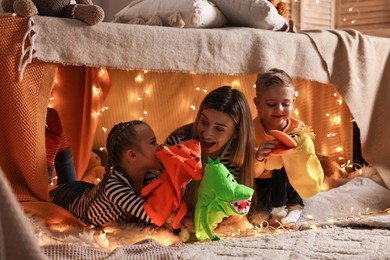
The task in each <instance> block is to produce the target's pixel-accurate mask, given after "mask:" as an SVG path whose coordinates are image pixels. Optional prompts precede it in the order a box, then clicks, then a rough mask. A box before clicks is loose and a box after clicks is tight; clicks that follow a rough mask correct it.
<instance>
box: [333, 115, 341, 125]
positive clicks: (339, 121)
mask: <svg viewBox="0 0 390 260" xmlns="http://www.w3.org/2000/svg"><path fill="white" fill-rule="evenodd" d="M333 124H335V125H339V124H341V116H339V115H337V116H335V117H333Z"/></svg>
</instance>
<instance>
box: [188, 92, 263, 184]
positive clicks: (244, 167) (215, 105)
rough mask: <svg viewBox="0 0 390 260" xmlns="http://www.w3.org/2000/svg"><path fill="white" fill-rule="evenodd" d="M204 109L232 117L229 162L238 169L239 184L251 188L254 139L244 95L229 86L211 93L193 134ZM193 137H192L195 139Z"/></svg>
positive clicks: (198, 118) (203, 106) (201, 106)
mask: <svg viewBox="0 0 390 260" xmlns="http://www.w3.org/2000/svg"><path fill="white" fill-rule="evenodd" d="M204 109H215V110H217V111H219V112H223V113H226V114H228V115H229V116H231V117H232V119H233V121H234V122H235V123H236V130H237V131H238V132H237V137H235V138H233V139H232V141H231V151H230V157H229V160H230V162H232V163H233V164H234V165H236V166H238V167H239V170H240V175H239V180H238V181H239V182H240V183H242V184H244V185H246V186H249V187H253V171H254V156H255V155H254V153H255V139H254V130H253V122H252V114H251V111H250V107H249V104H248V101H247V99H246V98H245V96H244V94H243V93H242V92H241V91H240V90H238V89H234V88H232V87H231V86H222V87H219V88H217V89H214V90H213V91H211V92H210V93H209V94H208V95H207V96H206V97H205V98H204V99H203V101H202V103H201V105H200V108H199V111H198V114H197V116H196V119H195V122H194V124H193V127H194V128H193V131H192V132H193V133H194V135H195V136H196V126H197V124H198V123H199V120H200V116H201V114H202V112H203V110H204ZM195 136H194V137H195Z"/></svg>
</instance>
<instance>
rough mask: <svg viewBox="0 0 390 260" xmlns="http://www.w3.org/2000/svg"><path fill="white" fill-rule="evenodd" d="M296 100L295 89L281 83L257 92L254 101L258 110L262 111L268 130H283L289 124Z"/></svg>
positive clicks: (263, 120)
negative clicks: (288, 120)
mask: <svg viewBox="0 0 390 260" xmlns="http://www.w3.org/2000/svg"><path fill="white" fill-rule="evenodd" d="M294 100H295V98H294V90H293V89H292V88H288V87H284V86H281V85H278V86H273V87H270V88H268V89H266V90H264V91H262V93H257V96H256V97H255V98H254V100H253V101H254V103H255V105H256V108H257V110H258V111H261V118H262V123H263V125H264V127H265V128H266V130H267V131H268V130H280V131H282V130H283V129H284V128H285V127H286V126H287V119H288V118H289V117H290V116H291V113H292V111H293V103H294Z"/></svg>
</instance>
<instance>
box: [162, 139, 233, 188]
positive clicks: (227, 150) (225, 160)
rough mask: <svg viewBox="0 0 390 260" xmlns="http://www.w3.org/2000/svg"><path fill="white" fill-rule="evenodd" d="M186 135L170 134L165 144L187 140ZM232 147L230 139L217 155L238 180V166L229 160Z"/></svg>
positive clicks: (169, 144)
mask: <svg viewBox="0 0 390 260" xmlns="http://www.w3.org/2000/svg"><path fill="white" fill-rule="evenodd" d="M188 140H189V138H188V135H180V134H178V135H175V134H173V135H171V136H169V137H168V138H167V139H166V140H165V144H166V145H168V146H171V145H176V144H179V143H182V142H185V141H188ZM231 148H232V144H231V141H229V142H228V143H227V144H226V146H225V148H224V149H223V151H222V154H221V155H220V156H219V159H220V162H221V163H222V164H223V165H225V167H226V168H227V169H228V170H229V172H230V173H231V174H233V175H234V178H235V179H236V180H237V181H238V177H239V175H240V169H239V167H238V166H236V165H234V164H233V163H231V162H230V159H229V157H230V151H231Z"/></svg>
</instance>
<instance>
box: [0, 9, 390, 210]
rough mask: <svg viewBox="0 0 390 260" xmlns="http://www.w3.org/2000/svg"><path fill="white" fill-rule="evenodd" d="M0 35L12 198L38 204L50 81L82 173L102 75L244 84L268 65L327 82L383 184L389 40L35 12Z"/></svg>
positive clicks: (4, 22)
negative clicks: (214, 77) (239, 79)
mask: <svg viewBox="0 0 390 260" xmlns="http://www.w3.org/2000/svg"><path fill="white" fill-rule="evenodd" d="M0 29H1V31H2V34H3V32H4V34H3V36H2V37H1V39H0V54H1V57H3V58H2V59H3V60H2V62H1V64H0V68H1V71H2V76H1V80H0V82H1V85H2V89H3V90H2V94H1V95H0V103H1V113H2V116H1V120H0V127H1V128H2V131H1V138H0V154H1V156H0V165H1V168H2V170H3V171H4V173H5V176H6V177H7V179H8V181H9V182H10V185H11V187H12V189H13V192H14V194H15V195H16V199H17V200H18V201H19V202H36V201H37V202H46V201H48V192H47V177H46V176H45V175H43V174H42V172H45V171H46V163H45V150H44V145H43V144H44V131H43V130H39V129H44V125H45V117H44V115H45V111H46V107H47V106H48V104H49V102H50V95H51V90H52V86H53V84H58V85H61V88H60V91H59V92H58V94H59V95H60V94H61V97H62V99H61V102H60V104H59V106H61V107H62V110H61V111H62V112H61V113H63V114H62V116H63V118H64V125H65V130H66V131H67V129H66V128H67V127H69V131H68V132H69V135H70V139H71V144H72V148H73V152H74V157H75V164H76V170H78V171H79V172H81V171H83V169H85V168H86V163H87V160H86V158H87V157H88V156H89V152H90V150H91V148H92V146H93V136H94V133H95V131H96V127H97V122H98V118H97V116H96V114H95V113H94V112H96V111H98V110H100V109H101V108H102V106H103V102H104V100H105V98H106V97H107V94H108V92H109V90H110V82H109V78H107V77H105V76H104V75H105V73H107V69H108V70H128V69H140V70H150V71H157V72H169V73H193V72H196V73H199V74H226V75H231V74H239V75H248V76H249V77H252V79H253V75H255V74H256V73H257V72H259V71H263V70H265V69H268V68H270V67H273V66H277V67H280V68H282V69H284V70H286V71H287V72H288V73H289V74H290V75H292V76H293V77H296V78H302V79H305V80H309V81H313V82H318V83H319V84H332V85H334V86H335V87H336V89H337V90H338V92H339V93H340V95H341V96H342V97H343V99H344V100H345V102H346V103H347V105H348V107H349V109H350V111H351V113H352V115H353V117H354V120H355V122H356V123H357V126H358V127H359V129H360V136H361V144H362V152H363V156H364V158H365V160H366V161H367V162H368V163H369V164H370V165H372V166H374V167H375V168H376V169H377V170H378V172H379V174H380V175H381V177H382V179H383V180H384V182H385V184H386V185H387V187H388V188H389V187H390V160H388V156H389V155H390V139H389V138H388V136H389V133H390V120H389V119H390V118H389V113H388V105H387V104H388V103H389V101H390V92H389V90H388V87H389V83H390V39H386V38H379V37H372V36H366V35H362V34H360V33H359V32H357V31H354V30H327V31H325V30H322V31H305V32H301V33H288V32H273V31H266V30H259V29H251V28H219V29H179V28H170V27H152V26H137V25H126V24H114V23H101V24H98V25H96V26H86V25H84V24H82V23H81V22H80V21H76V20H71V19H63V18H52V17H40V16H35V17H31V18H19V17H12V16H1V17H0ZM297 65H299V66H297ZM65 79H66V80H65ZM80 85H82V86H85V87H84V88H80V87H78V86H80ZM97 85H98V86H100V87H99V92H98V93H96V89H94V87H93V86H97ZM94 91H95V92H94ZM166 91H169V89H168V88H167V89H166ZM69 104H72V105H71V106H69Z"/></svg>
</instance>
